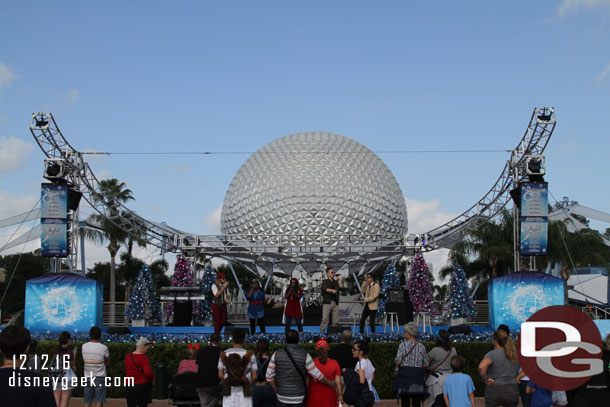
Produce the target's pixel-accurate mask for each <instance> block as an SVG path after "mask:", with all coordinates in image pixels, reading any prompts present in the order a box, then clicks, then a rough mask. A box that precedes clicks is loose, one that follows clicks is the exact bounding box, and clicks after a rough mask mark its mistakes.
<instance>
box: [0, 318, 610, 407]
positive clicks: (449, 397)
mask: <svg viewBox="0 0 610 407" xmlns="http://www.w3.org/2000/svg"><path fill="white" fill-rule="evenodd" d="M403 328H404V340H403V341H402V342H401V343H400V345H399V347H398V351H397V354H396V356H395V358H394V364H395V372H396V375H395V381H394V393H395V394H396V396H397V397H398V398H399V399H400V401H401V404H402V406H403V407H420V406H422V403H423V402H424V400H426V403H427V405H428V406H429V407H474V405H475V399H474V391H475V386H474V382H473V380H472V377H470V376H469V375H467V374H465V373H464V366H465V363H466V360H465V359H464V357H462V356H460V355H458V354H457V351H456V349H455V348H454V347H453V345H452V343H451V340H450V337H449V334H448V333H447V332H446V331H445V330H440V331H438V333H437V338H436V343H435V346H434V347H433V348H432V349H431V350H430V351H429V352H427V351H426V348H425V346H424V345H423V344H422V343H421V342H419V341H418V332H419V331H418V327H417V325H416V324H414V323H412V322H410V323H408V324H406V325H405V326H404V327H403ZM246 335H247V331H246V330H244V329H236V330H234V331H233V334H232V343H231V347H230V348H228V349H226V350H224V351H223V350H222V347H221V345H222V338H221V336H220V335H219V334H218V333H214V334H212V335H211V336H210V340H209V344H208V345H207V346H199V344H189V345H188V348H187V351H186V355H185V356H186V357H185V359H183V360H182V361H181V362H180V364H179V366H178V371H177V373H176V374H177V375H179V374H184V373H189V372H191V373H190V374H191V375H193V376H194V377H196V384H195V387H196V391H197V395H198V396H199V404H196V405H201V406H206V407H220V406H225V407H259V406H260V407H270V406H278V407H337V406H339V405H341V406H353V407H372V406H374V405H375V403H376V402H378V401H379V396H378V394H377V391H376V389H375V385H374V383H375V372H376V367H375V361H374V360H371V359H369V352H370V344H369V342H368V341H365V340H360V341H357V342H355V343H353V344H352V333H351V331H350V330H345V331H343V332H342V334H341V343H339V344H337V345H335V346H332V347H331V346H330V344H329V343H328V342H327V341H326V340H325V339H324V338H320V339H318V340H317V341H316V343H315V357H312V356H311V355H310V354H309V353H308V352H307V351H306V350H305V349H304V348H303V347H301V346H300V345H299V332H297V331H296V330H293V329H290V330H288V331H287V332H286V345H285V346H284V347H280V348H279V349H277V350H276V351H275V352H274V353H273V354H270V352H269V349H270V348H269V342H268V341H267V340H266V339H261V340H259V342H258V343H257V344H256V348H255V350H254V351H251V350H250V351H249V350H247V349H246V348H245V347H244V344H245V340H246ZM89 337H90V340H89V341H88V342H87V343H85V344H83V345H82V348H81V352H82V359H83V362H84V376H87V377H91V378H92V380H90V381H87V382H85V384H83V385H82V386H83V390H84V405H85V406H86V407H89V406H96V407H102V406H103V404H104V403H105V402H106V381H105V380H104V379H105V377H106V367H107V366H109V365H110V353H109V351H108V348H107V347H106V346H105V345H103V344H102V343H100V339H101V330H100V328H99V327H92V328H91V330H90V332H89ZM152 345H153V344H152V343H151V342H150V341H149V340H148V339H147V338H139V339H138V340H137V342H136V344H135V350H134V351H133V352H131V353H128V354H127V355H125V359H124V366H125V377H128V378H132V379H133V382H132V385H130V386H126V387H125V398H126V403H127V406H128V407H146V406H148V405H149V404H150V403H151V402H152V384H153V381H154V379H155V376H154V374H153V372H152V369H151V367H150V362H149V359H148V356H147V352H148V351H149V350H150V348H151V347H152ZM36 346H37V343H36V341H32V340H31V338H30V334H29V331H28V330H27V329H25V328H23V327H17V326H10V327H7V328H5V329H4V330H3V331H2V332H0V351H1V352H2V355H3V356H4V364H3V365H2V367H1V368H0V405H2V406H3V407H4V406H7V407H13V406H20V407H21V406H33V407H38V406H40V407H47V406H59V407H65V406H67V405H68V403H69V400H70V397H71V393H72V390H73V388H74V387H75V385H74V383H75V382H78V380H76V379H78V378H77V377H76V355H77V352H78V350H77V348H76V347H74V346H72V345H71V336H70V333H68V332H62V333H61V334H60V335H59V338H58V343H57V346H56V348H55V349H54V351H53V354H52V355H51V356H52V358H51V359H50V360H51V363H50V366H51V367H49V368H48V370H49V372H48V373H49V375H48V376H49V378H50V379H55V380H50V383H48V385H44V384H41V383H43V382H41V380H40V379H41V378H42V376H41V375H40V369H41V361H40V355H37V354H36ZM606 346H607V348H608V349H607V350H606V351H605V353H604V361H605V363H606V366H605V369H606V370H608V369H609V367H608V366H607V363H608V361H607V359H609V356H610V335H608V338H606ZM22 355H29V356H28V357H27V359H26V360H25V361H23V360H22ZM24 366H25V368H24ZM377 368H382V369H387V368H388V366H377ZM478 373H479V374H480V377H481V380H482V381H483V383H484V385H485V391H484V394H485V406H487V407H499V406H504V407H516V406H518V405H519V403H520V402H521V404H522V405H523V406H524V407H530V406H531V407H553V406H564V405H570V406H571V405H577V406H581V405H582V406H596V405H610V387H609V386H608V383H607V382H608V379H609V377H610V374H608V373H609V372H604V373H605V374H604V375H603V377H602V378H601V379H600V380H601V382H599V383H597V382H594V383H593V382H592V383H593V384H591V385H590V386H589V385H587V386H584V387H583V389H584V390H583V389H580V390H582V391H580V390H579V391H576V392H572V393H571V394H570V397H568V395H567V394H566V393H565V392H554V391H550V390H548V389H545V388H543V387H542V386H540V385H539V384H537V383H534V382H533V381H531V380H529V379H528V378H527V377H526V376H525V373H524V372H523V371H522V370H521V369H520V367H519V362H518V360H517V351H516V349H515V343H514V341H513V339H512V338H511V337H510V332H509V330H508V327H506V326H500V327H499V329H498V330H497V331H495V332H494V334H493V350H491V351H489V352H488V353H487V354H485V356H484V357H483V358H482V360H481V361H480V362H479V365H478ZM15 377H17V381H16V382H15V380H16V379H15ZM175 377H176V376H175ZM62 379H63V380H62ZM594 379H595V378H593V379H591V380H592V381H594ZM36 380H38V382H37V381H36ZM26 383H27V385H26ZM589 388H590V390H588V389H589ZM195 397H197V396H195ZM569 399H570V404H568V401H569ZM604 400H605V401H604ZM600 401H601V403H602V404H599V403H600ZM604 403H606V404H604Z"/></svg>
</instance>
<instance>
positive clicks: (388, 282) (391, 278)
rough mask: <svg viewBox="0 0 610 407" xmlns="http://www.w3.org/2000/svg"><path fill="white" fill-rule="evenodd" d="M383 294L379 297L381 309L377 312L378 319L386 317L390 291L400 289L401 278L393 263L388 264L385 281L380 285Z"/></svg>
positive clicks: (384, 275) (384, 276)
mask: <svg viewBox="0 0 610 407" xmlns="http://www.w3.org/2000/svg"><path fill="white" fill-rule="evenodd" d="M380 286H381V292H380V295H379V297H380V298H379V309H378V310H377V317H378V318H383V317H384V316H385V312H386V311H385V309H386V302H387V298H390V290H391V289H392V288H400V277H399V276H398V271H397V270H396V267H395V265H394V264H393V263H390V264H388V267H386V269H385V273H384V274H383V279H382V280H381V283H380Z"/></svg>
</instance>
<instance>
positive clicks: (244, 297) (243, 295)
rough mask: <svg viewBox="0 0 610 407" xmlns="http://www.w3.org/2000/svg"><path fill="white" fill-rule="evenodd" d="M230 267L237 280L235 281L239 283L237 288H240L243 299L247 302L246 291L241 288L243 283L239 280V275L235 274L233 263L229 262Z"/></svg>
mask: <svg viewBox="0 0 610 407" xmlns="http://www.w3.org/2000/svg"><path fill="white" fill-rule="evenodd" d="M229 267H230V268H231V272H232V273H233V277H234V278H235V281H236V282H237V286H238V287H239V292H240V294H241V297H242V299H243V300H244V301H247V299H246V294H244V289H243V288H242V287H241V283H240V282H239V279H238V278H237V273H235V269H234V268H233V263H231V262H229Z"/></svg>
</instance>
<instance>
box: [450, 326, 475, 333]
mask: <svg viewBox="0 0 610 407" xmlns="http://www.w3.org/2000/svg"><path fill="white" fill-rule="evenodd" d="M449 333H450V334H451V335H453V334H464V335H468V334H471V333H472V328H471V327H470V325H468V324H462V325H453V326H452V327H449Z"/></svg>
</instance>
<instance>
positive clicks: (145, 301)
mask: <svg viewBox="0 0 610 407" xmlns="http://www.w3.org/2000/svg"><path fill="white" fill-rule="evenodd" d="M160 311H161V308H160V307H159V302H158V301H157V296H156V293H155V285H154V284H153V280H152V274H151V273H150V269H149V268H148V266H147V265H146V264H144V265H143V266H142V268H141V269H140V274H138V279H137V280H136V283H135V285H134V287H133V289H132V290H131V297H130V298H129V302H128V303H127V309H126V310H125V316H126V317H127V319H128V320H130V321H133V320H147V321H150V320H158V319H160V317H161V315H160Z"/></svg>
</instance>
